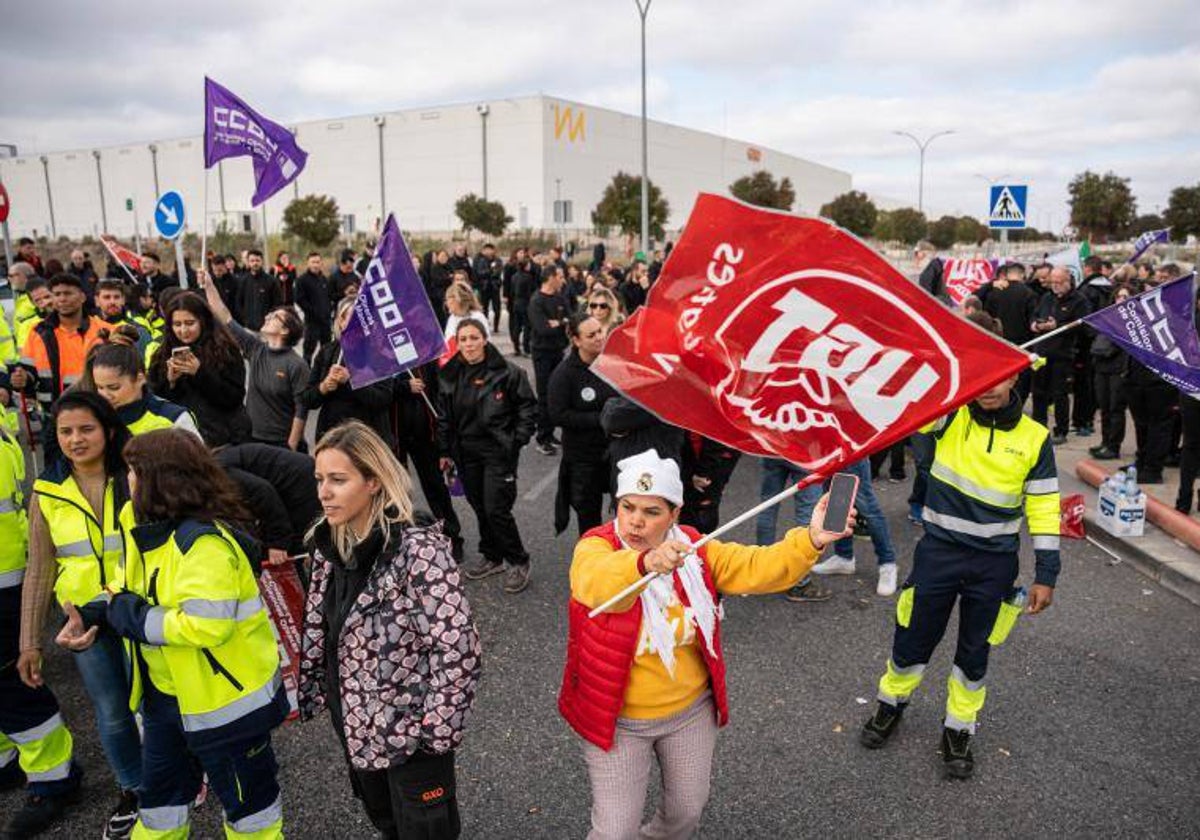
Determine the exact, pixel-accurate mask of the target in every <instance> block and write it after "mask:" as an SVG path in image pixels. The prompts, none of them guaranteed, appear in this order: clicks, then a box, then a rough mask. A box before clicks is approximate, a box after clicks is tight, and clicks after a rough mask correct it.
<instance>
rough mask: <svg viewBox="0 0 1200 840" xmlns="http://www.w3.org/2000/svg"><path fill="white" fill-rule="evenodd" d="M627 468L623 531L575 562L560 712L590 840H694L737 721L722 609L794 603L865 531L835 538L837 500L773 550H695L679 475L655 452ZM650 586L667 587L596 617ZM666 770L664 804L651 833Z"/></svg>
mask: <svg viewBox="0 0 1200 840" xmlns="http://www.w3.org/2000/svg"><path fill="white" fill-rule="evenodd" d="M617 466H618V469H619V470H620V472H619V474H618V477H617V492H616V493H615V497H616V498H617V517H616V519H615V520H614V521H612V522H609V523H607V524H605V525H601V526H600V527H598V528H593V529H592V530H591V531H588V532H587V533H586V534H584V535H583V537H582V538H581V539H580V541H579V543H578V544H577V545H576V546H575V555H574V558H573V559H572V561H571V573H570V576H571V602H570V608H569V619H570V625H569V627H570V629H569V636H568V641H567V662H566V668H565V670H564V673H563V685H562V690H561V692H560V694H559V699H558V707H559V711H560V712H561V713H562V715H563V717H564V718H566V720H567V723H568V724H570V726H571V728H572V729H574V730H575V732H576V733H577V734H578V735H579V736H580V737H581V738H583V740H584V744H583V751H584V758H585V759H586V761H587V767H588V775H589V777H590V779H591V787H592V815H591V816H592V828H591V832H590V833H589V834H588V837H589V840H626V839H627V838H636V837H639V836H640V837H655V838H681V839H682V838H687V837H691V836H692V834H693V832H694V831H695V830H696V827H697V826H698V825H699V823H700V816H701V814H702V812H703V810H704V805H705V803H706V802H707V800H708V791H709V779H710V776H711V772H712V756H713V749H714V747H715V745H716V735H717V729H718V727H720V726H723V725H724V724H725V723H726V722H727V721H728V718H729V712H728V696H727V692H726V688H725V661H724V657H723V654H722V650H721V611H720V609H719V607H718V604H717V602H718V600H719V598H720V596H721V595H750V594H767V593H772V592H782V591H784V590H786V589H787V588H788V587H790V586H792V585H794V584H795V583H796V581H798V580H800V579H801V578H802V577H803V576H804V575H805V574H806V573H807V572H808V570H809V569H810V568H811V567H812V565H813V563H814V562H815V561H816V560H817V558H818V557H819V556H820V554H821V550H822V549H823V548H824V547H825V546H827V545H829V544H830V543H832V542H834V541H835V540H837V539H838V538H839V537H843V536H847V535H849V534H850V533H852V530H853V529H852V528H850V529H848V530H846V531H844V532H840V533H831V532H829V531H826V530H825V529H824V527H823V523H824V517H825V508H826V504H827V501H828V496H825V497H822V498H821V500H820V502H818V504H817V506H816V508H815V509H814V511H813V515H812V521H811V523H810V524H809V526H808V527H807V528H794V529H792V530H790V531H788V533H787V534H786V535H785V536H784V538H783V540H781V541H780V542H778V543H775V544H774V545H771V546H743V545H738V544H736V543H726V542H718V541H716V540H713V541H711V542H708V543H706V544H705V545H703V546H701V547H700V548H699V549H693V547H692V546H693V544H694V543H696V542H697V541H699V539H700V537H701V535H700V534H699V533H698V532H696V531H695V530H693V529H692V528H689V527H687V526H682V527H681V526H680V525H679V524H678V520H679V509H680V506H681V505H682V503H683V483H682V481H681V479H680V476H679V466H678V465H677V464H676V463H675V461H673V460H670V459H663V458H660V457H659V456H658V454H657V453H656V452H654V451H653V450H649V451H646V452H643V453H641V454H639V455H634V456H632V457H629V458H626V459H624V460H623V461H621V462H620V463H619V464H618V465H617ZM852 521H853V515H852V516H851V524H852ZM648 572H657V573H658V574H659V577H656V578H655V579H654V580H653V581H652V582H651V583H649V584H648V585H647V586H645V587H643V588H642V589H641V590H640V592H639V593H638V594H634V595H631V596H630V597H629V598H627V599H626V600H624V601H622V602H619V603H618V604H617V605H616V606H615V607H613V608H612V609H611V610H610V611H608V612H605V613H602V614H601V615H599V616H597V617H596V618H594V619H592V618H589V617H588V612H589V611H590V610H591V609H593V608H595V607H597V606H599V605H600V604H603V603H604V602H605V601H607V600H608V599H609V598H611V597H613V596H614V595H616V594H617V593H619V592H621V591H622V590H623V589H625V588H626V587H627V586H629V585H630V584H632V583H633V582H634V581H636V580H638V579H639V578H640V577H642V576H643V575H645V574H646V573H648ZM655 756H657V758H658V762H659V766H660V769H661V772H662V780H663V784H662V787H663V791H664V792H663V796H662V801H661V802H660V803H659V805H658V809H657V811H656V812H655V815H654V817H653V818H652V819H651V821H650V822H649V823H648V824H647V825H645V826H641V825H640V824H641V819H642V810H643V806H644V804H645V800H646V786H647V782H648V779H649V776H650V771H651V769H652V764H653V759H654V757H655Z"/></svg>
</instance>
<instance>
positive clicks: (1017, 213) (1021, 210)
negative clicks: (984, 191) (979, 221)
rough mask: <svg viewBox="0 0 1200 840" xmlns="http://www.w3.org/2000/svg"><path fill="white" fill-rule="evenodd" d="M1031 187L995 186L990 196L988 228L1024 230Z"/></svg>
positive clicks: (1014, 185)
mask: <svg viewBox="0 0 1200 840" xmlns="http://www.w3.org/2000/svg"><path fill="white" fill-rule="evenodd" d="M1028 197H1029V187H1028V186H1026V185H1024V184H1022V185H1020V186H1018V185H1016V184H993V185H992V189H991V191H990V195H989V196H988V208H989V209H988V227H990V228H1024V227H1025V206H1026V202H1027V200H1028Z"/></svg>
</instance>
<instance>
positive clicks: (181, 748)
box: [133, 684, 283, 840]
mask: <svg viewBox="0 0 1200 840" xmlns="http://www.w3.org/2000/svg"><path fill="white" fill-rule="evenodd" d="M142 719H143V721H144V725H145V733H144V736H143V763H142V777H143V779H142V789H141V790H140V791H139V798H138V822H137V825H136V826H134V829H133V837H134V840H150V838H153V840H183V838H186V837H188V836H189V834H190V831H191V806H192V802H193V801H194V800H195V798H196V794H197V793H198V792H199V791H200V781H201V777H200V773H201V771H203V772H204V773H205V774H207V776H208V785H209V789H210V790H212V792H213V793H215V794H216V795H217V797H218V798H219V799H220V800H221V806H222V807H223V808H224V809H225V836H226V837H227V838H240V840H277V838H282V837H283V808H282V804H281V797H280V793H279V782H278V780H277V778H276V774H277V773H278V770H279V766H278V765H277V764H276V762H275V753H274V751H273V750H272V749H271V733H270V732H261V733H257V734H248V735H247V736H246V737H245V738H239V739H237V740H233V741H228V742H225V743H222V744H219V745H206V746H203V747H202V746H198V745H194V744H191V745H190V744H189V743H188V741H187V739H186V737H185V736H184V732H183V722H182V719H181V718H180V715H179V705H178V703H177V702H176V701H175V698H174V697H169V696H167V695H165V694H162V693H160V692H159V691H157V690H156V689H155V688H154V687H153V685H149V684H147V685H146V694H145V699H144V702H143V704H142ZM193 756H194V758H193Z"/></svg>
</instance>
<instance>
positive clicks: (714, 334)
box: [592, 194, 1030, 473]
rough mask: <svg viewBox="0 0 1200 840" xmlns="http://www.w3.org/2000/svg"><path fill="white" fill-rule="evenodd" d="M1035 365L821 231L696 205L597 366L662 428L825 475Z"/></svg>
mask: <svg viewBox="0 0 1200 840" xmlns="http://www.w3.org/2000/svg"><path fill="white" fill-rule="evenodd" d="M1029 363H1030V359H1029V356H1028V355H1027V354H1026V353H1024V352H1022V351H1021V350H1018V349H1017V348H1016V347H1014V346H1013V345H1011V344H1008V343H1007V342H1005V341H1002V340H1000V339H998V338H997V337H996V336H994V335H992V334H990V333H987V332H985V331H984V330H981V329H979V328H978V327H976V326H975V325H974V324H972V323H970V322H969V321H967V320H965V319H963V318H961V317H959V316H958V315H955V314H954V313H953V312H951V311H950V310H949V309H947V308H946V307H944V306H943V305H942V304H940V303H938V302H937V301H936V300H935V299H934V298H932V297H930V296H929V295H927V294H926V293H925V292H924V291H922V290H921V289H920V288H919V287H918V286H916V285H915V284H914V283H912V282H911V281H909V280H908V279H906V278H905V277H904V276H903V275H901V274H900V273H899V272H898V271H896V269H894V268H893V267H892V266H891V265H889V264H888V263H887V262H886V261H885V260H884V259H883V258H882V257H880V256H879V255H878V254H876V253H875V252H874V251H872V250H871V249H870V248H869V247H867V246H866V245H864V244H863V243H862V242H860V241H859V240H858V239H856V238H855V237H853V236H852V235H850V234H848V233H846V232H844V231H842V230H840V229H839V228H837V227H836V226H835V225H833V224H831V223H830V222H827V221H825V220H822V219H816V218H802V217H797V216H792V215H790V214H786V213H779V212H775V211H768V210H761V209H757V208H753V207H749V206H747V205H744V204H741V203H740V202H737V201H734V200H732V199H728V198H722V197H719V196H715V195H706V194H704V195H701V196H700V197H699V198H698V199H697V201H696V206H695V209H694V210H693V211H692V215H691V218H690V219H689V220H688V223H687V228H686V230H685V232H684V234H683V236H682V238H681V239H680V240H679V243H678V245H676V247H675V249H674V250H673V251H672V252H671V256H670V258H669V259H668V261H667V263H666V265H665V266H664V267H663V271H662V274H661V275H660V276H659V278H658V281H657V282H656V283H655V284H654V287H653V288H652V289H651V290H650V294H649V297H648V299H647V302H646V305H645V306H644V307H642V308H641V309H639V310H638V311H637V312H635V313H634V315H633V317H632V318H630V319H629V320H628V321H627V322H625V324H623V325H622V326H621V327H620V328H618V329H617V330H616V331H614V332H613V334H612V335H611V336H609V338H608V342H607V344H606V345H605V348H604V352H603V354H601V356H600V357H599V358H598V359H597V360H596V361H595V362H594V363H593V365H592V369H593V370H594V371H596V373H598V374H599V375H600V376H602V377H603V378H604V379H606V380H607V381H608V382H609V383H611V384H612V385H613V386H614V387H615V388H617V389H618V390H620V391H621V392H622V393H624V394H625V395H627V396H628V397H629V398H630V399H632V400H634V401H635V402H637V403H639V404H641V405H642V406H644V407H645V408H646V409H648V410H649V411H651V412H653V413H654V414H656V415H658V416H659V417H660V418H662V419H663V420H665V421H666V422H668V423H672V424H674V425H676V426H681V427H683V428H685V429H688V430H690V431H694V432H698V433H700V434H702V435H704V436H706V437H709V438H712V439H713V440H716V441H719V442H720V443H723V444H726V445H727V446H732V447H734V448H735V449H739V450H741V451H742V452H747V453H750V454H753V455H767V456H775V457H781V458H785V459H787V460H789V461H792V462H793V463H795V464H798V465H799V466H801V467H804V468H806V469H809V470H814V471H816V470H820V471H822V472H826V473H828V472H829V471H832V470H836V469H837V468H838V467H840V466H842V465H844V464H847V463H850V462H852V461H855V460H858V459H860V458H862V457H863V456H864V455H867V454H869V453H870V452H873V451H875V450H878V449H881V448H883V447H886V446H889V445H891V444H892V443H895V442H896V441H898V440H902V439H903V438H905V437H907V436H908V435H909V434H911V433H912V432H914V431H916V430H917V429H919V428H920V427H922V426H924V425H926V424H927V423H929V422H931V421H933V420H935V419H937V418H938V417H941V416H942V415H945V414H947V413H949V412H950V411H952V410H954V409H955V408H957V407H958V406H960V405H962V404H964V403H966V402H969V401H970V400H972V399H974V398H975V397H976V396H978V395H979V394H981V393H983V392H984V391H986V390H988V389H989V388H991V387H992V386H993V385H995V384H997V383H998V382H1001V381H1002V380H1004V379H1007V378H1008V377H1010V376H1014V375H1016V374H1017V373H1018V372H1020V371H1021V370H1022V369H1023V368H1025V367H1026V366H1028V365H1029Z"/></svg>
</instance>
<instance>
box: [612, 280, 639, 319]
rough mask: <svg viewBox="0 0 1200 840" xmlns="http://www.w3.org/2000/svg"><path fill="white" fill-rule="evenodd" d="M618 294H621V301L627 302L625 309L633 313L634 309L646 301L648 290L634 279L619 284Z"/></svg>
mask: <svg viewBox="0 0 1200 840" xmlns="http://www.w3.org/2000/svg"><path fill="white" fill-rule="evenodd" d="M617 294H618V295H620V296H621V302H622V303H624V304H625V311H626V312H628V313H629V314H630V315H632V314H633V310H635V309H637V308H638V307H639V306H641V305H642V304H643V303H645V302H646V290H645V289H643V288H642V287H641V285H640V284H639V283H637V282H635V281H633V280H625V281H622V282H621V285H619V286H617Z"/></svg>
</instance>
